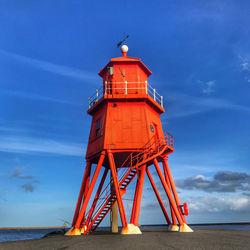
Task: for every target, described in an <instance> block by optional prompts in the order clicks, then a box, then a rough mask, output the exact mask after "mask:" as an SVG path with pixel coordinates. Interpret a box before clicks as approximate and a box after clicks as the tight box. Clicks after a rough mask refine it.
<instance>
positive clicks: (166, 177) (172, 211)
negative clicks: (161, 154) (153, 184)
mask: <svg viewBox="0 0 250 250" xmlns="http://www.w3.org/2000/svg"><path fill="white" fill-rule="evenodd" d="M163 170H164V175H165V179H166V182H167V185H168V187H169V189H170V190H171V186H170V182H169V179H168V173H167V170H166V168H165V167H164V164H163ZM169 206H170V211H171V217H172V221H173V225H177V223H176V217H175V215H174V210H173V208H172V206H171V204H170V203H169Z"/></svg>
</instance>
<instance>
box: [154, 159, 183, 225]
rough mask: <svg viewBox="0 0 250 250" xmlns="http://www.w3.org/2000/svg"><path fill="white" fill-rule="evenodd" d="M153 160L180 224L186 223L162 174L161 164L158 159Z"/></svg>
mask: <svg viewBox="0 0 250 250" xmlns="http://www.w3.org/2000/svg"><path fill="white" fill-rule="evenodd" d="M153 162H154V165H155V169H156V171H157V173H158V175H159V177H160V180H161V183H162V185H163V188H164V190H165V192H166V194H167V196H168V199H169V203H170V205H171V206H172V208H173V210H174V213H175V215H176V217H177V220H178V222H179V224H180V226H183V225H184V223H183V220H182V218H181V215H180V213H179V210H178V208H177V206H176V204H175V201H174V199H173V197H172V194H171V190H170V189H169V187H168V185H167V182H166V180H165V178H164V175H163V174H162V171H161V168H160V166H159V164H158V161H157V160H156V159H154V160H153Z"/></svg>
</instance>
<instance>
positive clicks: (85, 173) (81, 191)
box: [71, 161, 91, 227]
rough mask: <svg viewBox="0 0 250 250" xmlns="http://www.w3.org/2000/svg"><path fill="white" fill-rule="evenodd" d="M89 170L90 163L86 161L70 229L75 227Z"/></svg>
mask: <svg viewBox="0 0 250 250" xmlns="http://www.w3.org/2000/svg"><path fill="white" fill-rule="evenodd" d="M90 169H91V162H90V161H87V165H86V168H85V172H84V176H83V180H82V186H81V189H80V193H79V196H78V201H77V204H76V209H75V213H74V217H73V221H72V225H71V226H72V227H73V226H74V225H75V223H76V220H77V217H78V214H79V210H80V207H81V204H82V197H83V194H84V192H85V187H86V182H87V178H88V176H89V174H90Z"/></svg>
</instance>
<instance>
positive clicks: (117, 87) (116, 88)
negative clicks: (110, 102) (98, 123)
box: [89, 81, 163, 108]
mask: <svg viewBox="0 0 250 250" xmlns="http://www.w3.org/2000/svg"><path fill="white" fill-rule="evenodd" d="M103 94H106V95H107V94H111V95H112V94H115V95H119V94H122V95H128V94H146V95H149V96H151V97H152V98H153V99H154V100H155V101H156V102H157V103H159V104H160V105H161V106H162V107H163V96H161V95H160V94H159V93H157V91H156V90H155V88H153V87H152V86H151V85H150V84H149V83H148V82H147V81H145V82H127V81H124V82H108V81H105V82H104V86H103V87H101V88H99V89H97V90H96V93H95V94H93V95H92V96H91V97H89V108H91V107H93V106H94V105H95V104H96V103H97V102H98V101H99V100H100V99H101V98H102V97H103Z"/></svg>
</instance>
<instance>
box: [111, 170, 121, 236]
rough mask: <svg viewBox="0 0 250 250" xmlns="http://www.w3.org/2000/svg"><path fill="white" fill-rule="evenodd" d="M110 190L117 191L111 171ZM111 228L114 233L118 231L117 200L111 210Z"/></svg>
mask: <svg viewBox="0 0 250 250" xmlns="http://www.w3.org/2000/svg"><path fill="white" fill-rule="evenodd" d="M110 184H111V187H110V192H111V193H115V188H114V181H113V178H112V173H111V171H110ZM110 229H111V232H112V233H118V231H119V230H118V203H117V201H115V203H114V205H113V206H112V208H111V210H110Z"/></svg>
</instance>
